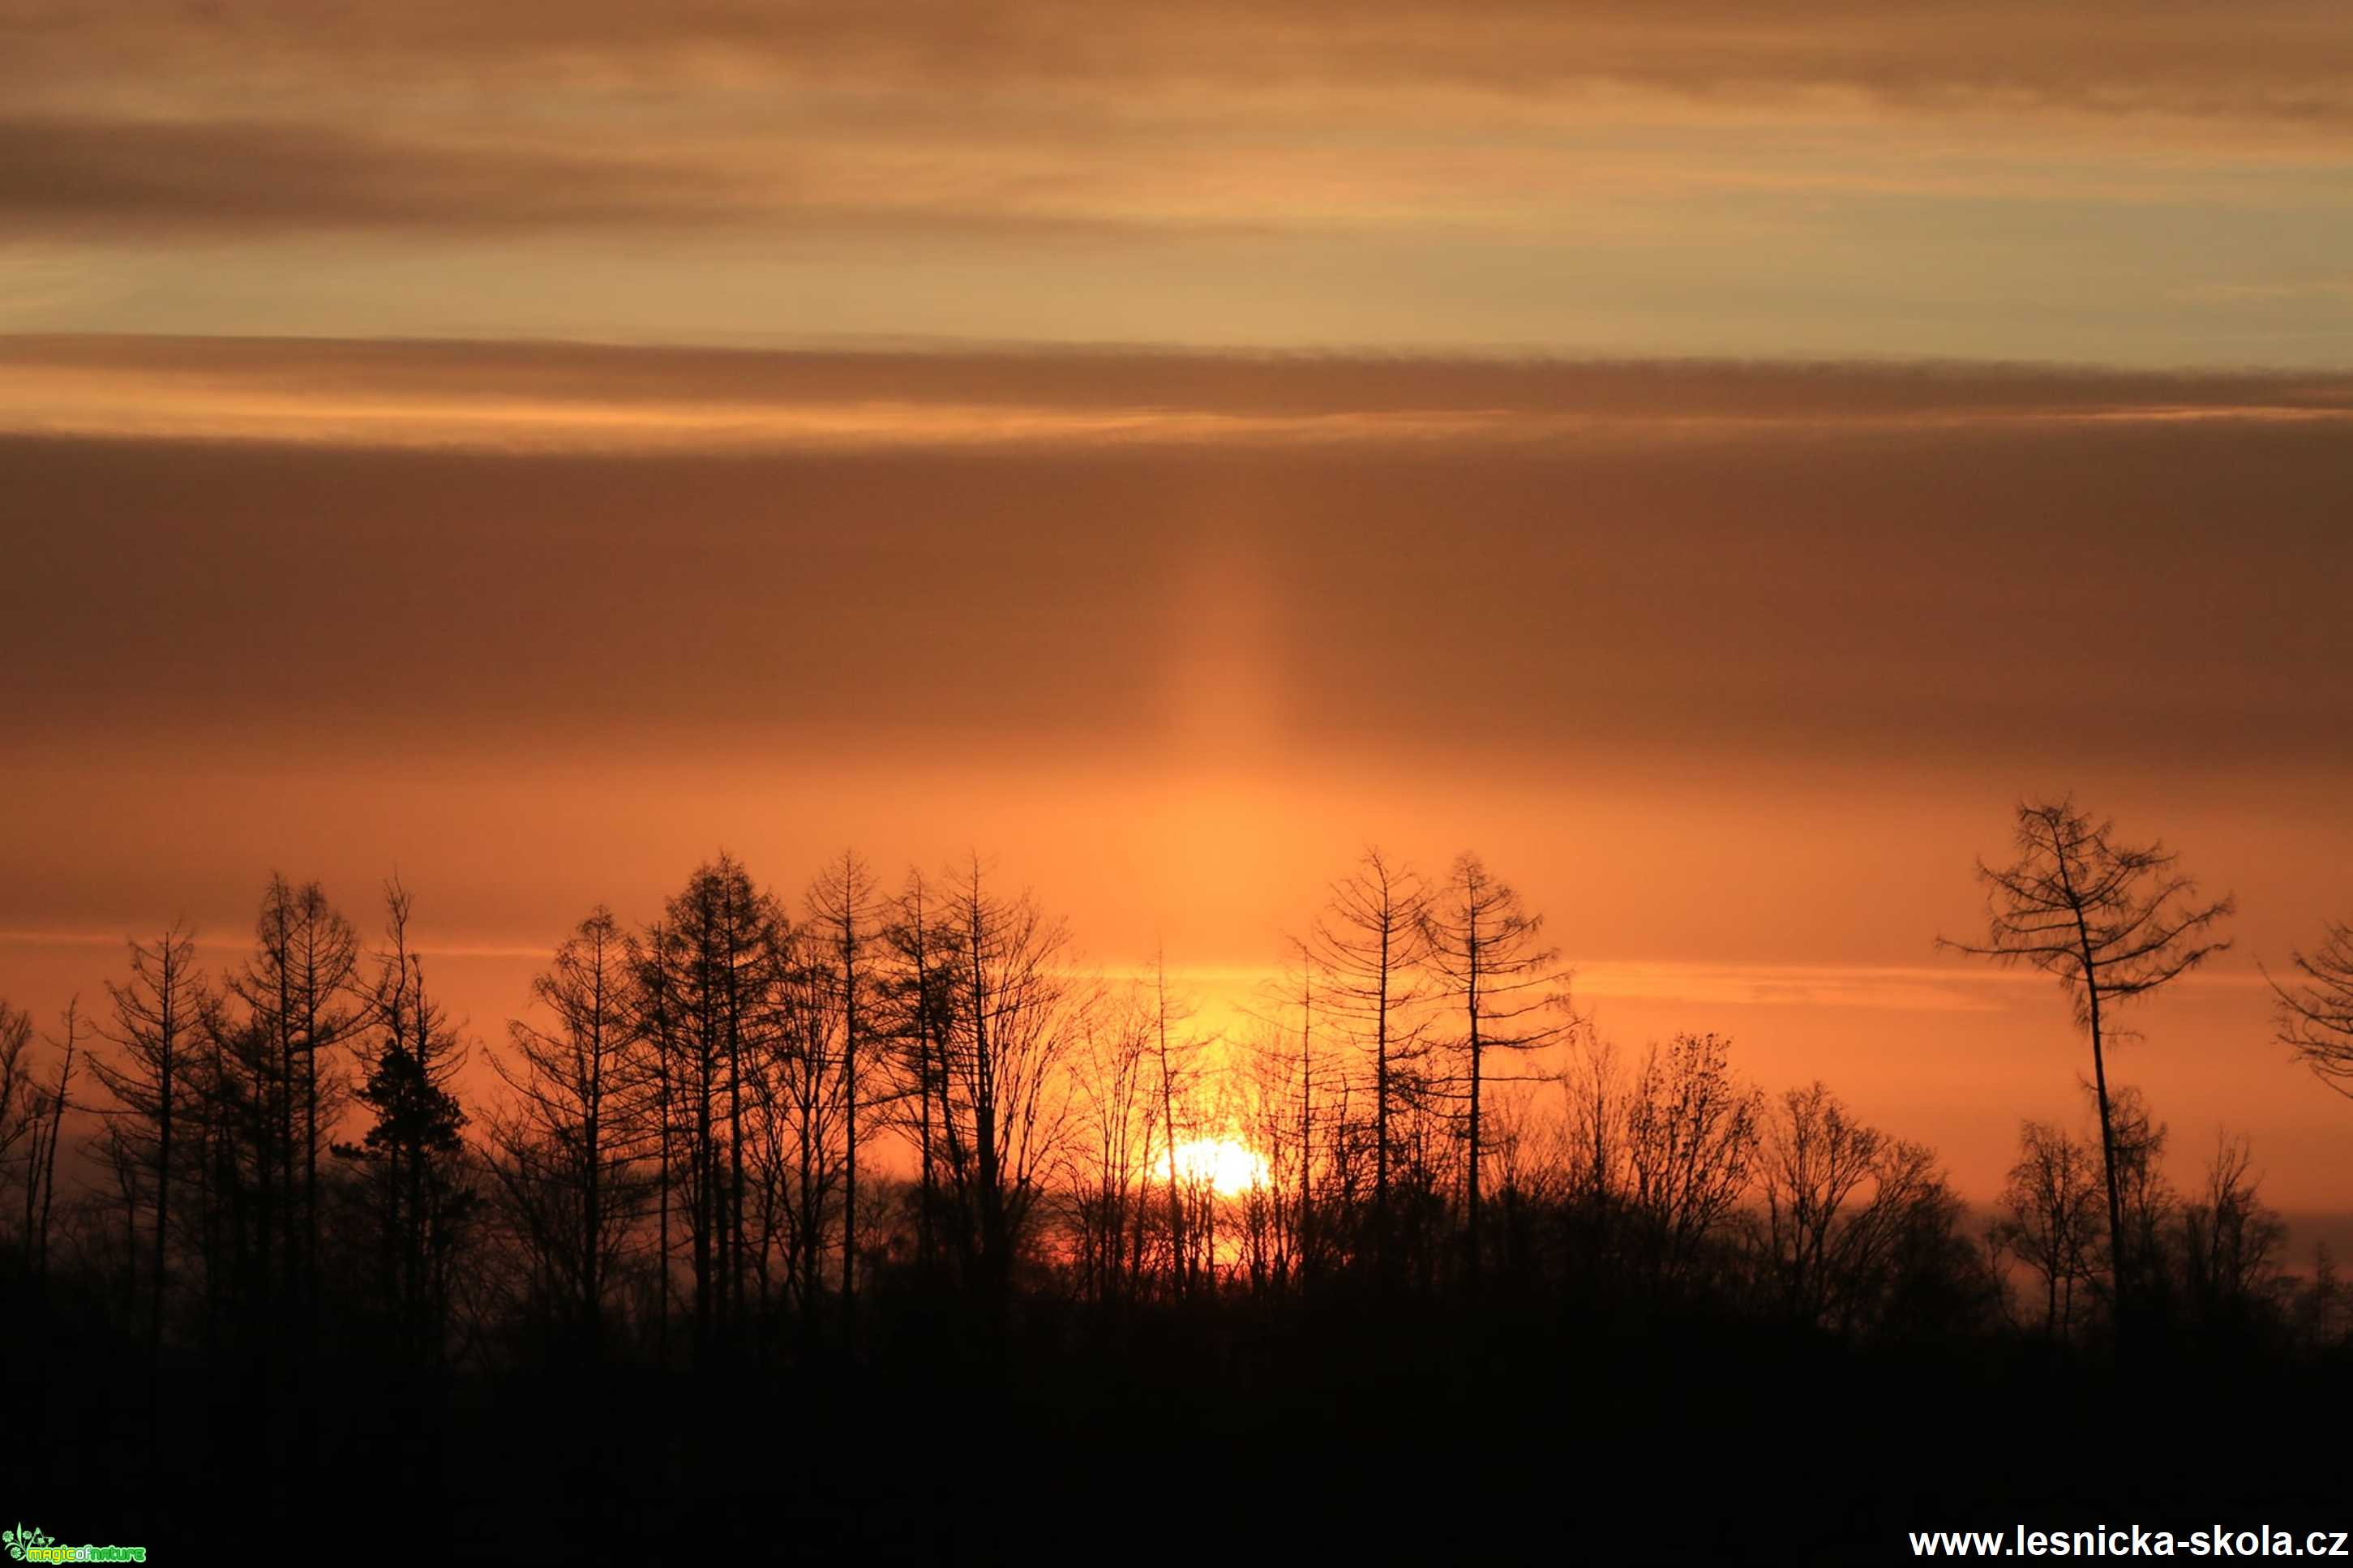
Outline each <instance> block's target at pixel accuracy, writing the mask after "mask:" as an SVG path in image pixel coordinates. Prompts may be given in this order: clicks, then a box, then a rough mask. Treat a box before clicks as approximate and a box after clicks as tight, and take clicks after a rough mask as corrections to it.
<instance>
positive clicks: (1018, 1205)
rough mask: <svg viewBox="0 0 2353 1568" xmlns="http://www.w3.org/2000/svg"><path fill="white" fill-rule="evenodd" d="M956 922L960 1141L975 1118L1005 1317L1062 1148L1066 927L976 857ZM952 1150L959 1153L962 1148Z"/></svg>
mask: <svg viewBox="0 0 2353 1568" xmlns="http://www.w3.org/2000/svg"><path fill="white" fill-rule="evenodd" d="M947 915H948V921H949V924H950V925H951V926H952V927H953V928H954V930H955V933H956V943H957V951H956V952H955V1007H954V1014H953V1017H952V1020H951V1037H950V1040H951V1043H950V1049H949V1052H948V1076H949V1079H950V1091H949V1100H950V1103H949V1107H948V1110H949V1121H950V1126H951V1130H952V1141H953V1139H955V1138H965V1132H963V1131H955V1124H956V1123H957V1122H959V1121H965V1122H966V1123H967V1128H968V1139H967V1140H966V1141H967V1142H968V1146H969V1148H970V1149H971V1151H972V1165H973V1172H974V1183H973V1184H974V1187H975V1190H976V1198H977V1204H976V1207H977V1208H978V1211H979V1213H978V1216H977V1217H978V1220H979V1228H980V1237H979V1246H978V1254H977V1267H978V1279H977V1281H976V1283H977V1284H978V1286H979V1289H980V1294H981V1305H982V1307H983V1309H984V1310H986V1311H987V1314H988V1319H989V1321H990V1323H991V1324H992V1325H997V1324H1001V1322H1002V1321H1003V1314H1004V1310H1005V1308H1006V1305H1007V1299H1008V1288H1009V1286H1010V1284H1011V1278H1012V1268H1013V1258H1014V1253H1015V1250H1016V1248H1017V1247H1018V1244H1019V1241H1020V1237H1021V1232H1022V1229H1023V1227H1024V1226H1025V1225H1026V1224H1027V1222H1028V1220H1029V1215H1030V1214H1031V1211H1032V1210H1033V1208H1034V1207H1035V1206H1036V1204H1037V1201H1038V1199H1039V1196H1040V1179H1041V1177H1042V1176H1043V1173H1044V1172H1045V1171H1046V1169H1047V1168H1048V1166H1049V1164H1050V1163H1051V1162H1052V1160H1053V1159H1054V1158H1055V1156H1056V1155H1057V1154H1058V1153H1059V1152H1060V1142H1061V1138H1062V1134H1063V1132H1064V1131H1065V1128H1066V1124H1067V1118H1066V1114H1065V1112H1066V1110H1067V1109H1068V1107H1067V1102H1066V1099H1065V1097H1064V1091H1065V1089H1066V1088H1067V1086H1066V1085H1065V1084H1064V1083H1063V1082H1062V1079H1061V1068H1062V1065H1063V1062H1064V1059H1065V1058H1066V1057H1067V1056H1068V1055H1069V1053H1070V1051H1071V1048H1072V1046H1073V1039H1074V1037H1073V1035H1072V1034H1071V1031H1070V1030H1069V1028H1068V1027H1067V1025H1068V1023H1069V1020H1067V1019H1065V1018H1064V1017H1063V1016H1062V1008H1063V1002H1064V1000H1065V995H1066V991H1067V982H1066V980H1065V977H1064V976H1063V974H1062V973H1061V959H1062V955H1063V952H1064V949H1065V948H1067V947H1068V945H1069V941H1070V939H1069V934H1068V932H1067V931H1066V930H1065V928H1064V927H1063V925H1062V923H1061V922H1060V921H1056V920H1050V919H1049V918H1048V917H1047V916H1046V915H1045V914H1044V913H1043V912H1042V911H1040V910H1039V908H1038V905H1037V901H1036V900H1034V899H1033V898H1032V897H1031V896H1030V895H1029V893H1027V892H1023V893H1020V894H1018V895H1015V896H1011V897H1008V896H1007V895H1005V894H1002V893H998V892H996V891H993V890H992V889H990V888H989V886H988V881H987V868H985V867H984V866H983V865H982V863H981V860H980V858H979V857H978V856H977V855H976V856H974V857H973V858H972V859H971V861H970V863H969V864H968V866H967V868H965V871H964V873H963V874H962V875H960V876H959V877H958V879H957V880H956V884H955V891H954V892H953V893H952V894H951V895H950V896H949V898H948V900H947ZM951 1152H952V1153H953V1148H952V1151H951Z"/></svg>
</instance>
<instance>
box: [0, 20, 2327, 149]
mask: <svg viewBox="0 0 2353 1568" xmlns="http://www.w3.org/2000/svg"><path fill="white" fill-rule="evenodd" d="M0 25H5V26H6V28H7V37H8V38H9V41H10V43H11V45H12V47H11V48H10V49H9V50H8V51H6V53H7V54H8V55H9V56H10V57H11V58H15V59H16V61H17V62H18V64H17V67H16V68H17V70H18V71H19V72H23V73H29V72H32V71H55V70H58V69H60V68H71V69H78V70H82V71H88V72H93V73H95V72H100V71H102V70H105V69H108V68H121V69H127V70H138V69H142V68H168V67H170V66H172V65H174V64H177V65H179V66H181V67H183V68H198V69H218V70H228V71H237V70H263V69H267V68H270V67H272V66H277V65H281V64H284V63H286V62H290V61H291V62H302V61H310V62H319V63H323V64H325V65H326V66H328V67H329V68H332V69H333V70H335V71H337V72H340V73H343V74H345V75H348V76H350V77H352V78H354V79H364V78H366V77H368V76H370V75H371V74H373V73H375V72H377V71H384V70H396V71H411V72H415V71H427V72H430V71H441V72H456V73H483V72H489V73H494V74H509V73H512V72H515V71H518V70H522V71H536V72H542V73H551V72H552V73H558V74H562V75H567V76H571V77H575V78H579V77H586V76H596V75H599V74H603V75H617V76H621V77H629V78H636V77H642V76H645V75H647V74H659V73H660V72H662V71H664V70H665V69H667V68H675V67H677V66H678V65H680V64H681V62H691V61H695V60H698V59H708V58H710V57H713V56H716V57H718V58H721V59H723V60H734V61H738V62H742V61H757V62H763V63H764V64H765V65H766V66H768V67H770V68H775V69H776V70H778V71H782V72H785V73H787V74H790V75H792V76H795V77H802V78H809V79H819V80H825V79H830V80H833V81H837V82H838V81H841V80H845V79H905V80H913V81H930V82H965V81H972V80H976V79H987V80H992V81H1013V82H1020V81H1029V82H1039V81H1046V82H1055V81H1061V82H1076V83H1079V84H1082V85H1096V84H1103V83H1113V84H1122V83H1124V84H1134V83H1137V82H1154V81H1182V82H1194V83H1198V82H1201V81H1204V80H1223V81H1229V82H1239V83H1285V82H1290V83H1297V82H1316V81H1327V82H1328V81H1337V82H1342V83H1348V82H1358V83H1368V84H1374V85H1385V86H1386V85H1396V84H1398V83H1413V82H1423V83H1430V84H1435V85H1446V86H1469V87H1473V88H1478V89H1496V90H1505V91H1546V90H1551V89H1557V88H1560V87H1562V86H1565V85H1569V84H1574V83H1577V82H1591V81H1614V82H1629V83H1634V84H1638V85H1643V86H1651V87H1659V88H1663V89H1670V90H1674V91H1678V92H1685V93H1704V94H1715V93H1722V92H1727V91H1754V90H1759V89H1789V88H1816V87H1831V88H1840V89H1855V90H1860V91H1863V92H1867V93H1871V94H1874V95H1878V96H1882V97H1885V98H1888V99H1891V100H1908V101H1925V102H1930V103H1936V102H1944V101H1949V100H1953V99H1955V98H1980V99H1991V100H1997V101H2010V102H2018V101H2032V102H2046V103H2060V104H2064V105H2068V106H2073V107H2081V108H2086V109H2092V110H2104V111H2106V110H2168V111H2177V112H2188V113H2192V114H2211V113H2222V114H2253V115H2257V116H2264V117H2272V116H2284V117H2290V118H2322V119H2328V120H2333V121H2343V120H2344V118H2345V117H2346V115H2347V113H2348V97H2347V93H2348V82H2353V27H2348V26H2347V23H2346V18H2345V16H2344V12H2343V10H2342V8H2341V7H2339V6H2337V5H2331V4H2328V3H2327V0H2251V3H2250V4H2247V5H2236V6H2232V7H2231V8H2230V9H2229V10H2228V11H2218V10H2217V9H2216V8H2215V7H2213V6H2212V5H2206V4H2199V3H2196V0H2156V3H2148V0H2094V3H2092V4H2084V5H2067V6H2053V5H2043V4H2039V3H2036V0H1967V3H1964V0H1908V3H1902V4H1892V5H1891V4H1883V3H1867V0H1807V3H1806V4H1802V5H1783V6H1774V7H1770V8H1765V7H1758V6H1756V5H1745V4H1738V3H1736V0H1676V3H1673V4H1666V5H1642V6H1626V5H1618V4H1614V3H1611V0H1566V3H1563V0H1546V3H1538V0H1504V3H1501V4H1490V5H1482V6H1480V7H1477V8H1475V9H1472V10H1468V11H1466V10H1465V9H1463V8H1461V7H1459V6H1446V5H1435V4H1432V3H1430V0H1369V3H1366V4H1359V5H1347V6H1334V5H1327V4H1324V3H1323V0H1273V3H1271V4H1265V3H1260V4H1250V5H1241V4H1211V5H1186V6H1163V5H1132V4H1130V5H1096V4H1088V5H1082V4H1077V3H1075V0H914V3H906V0H902V3H898V4H887V5H873V4H861V3H856V0H809V3H802V4H791V3H770V4H761V3H757V0H700V3H695V4H686V5H632V4H622V3H620V0H518V3H515V4H511V5H473V4H465V3H461V0H364V3H362V4H356V5H337V6H333V7H322V6H319V5H313V4H310V3H308V0H224V3H222V4H216V5H204V6H192V5H180V4H177V3H174V0H131V3H128V4H118V5H105V6H90V5H79V4H75V3H73V0H10V3H9V4H7V5H5V6H0Z"/></svg>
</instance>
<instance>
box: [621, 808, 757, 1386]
mask: <svg viewBox="0 0 2353 1568" xmlns="http://www.w3.org/2000/svg"><path fill="white" fill-rule="evenodd" d="M787 942H788V934H787V925H786V920H785V916H784V911H783V910H782V909H781V908H779V907H778V905H777V903H776V898H775V896H774V895H772V894H769V893H765V892H763V891H761V890H760V889H758V888H757V887H755V886H754V884H753V881H752V878H751V874H750V873H749V872H747V871H746V870H745V869H744V866H743V863H742V862H741V861H739V860H737V859H735V858H733V856H730V855H726V854H722V855H721V856H720V857H719V858H718V859H716V860H714V861H712V862H710V863H708V864H705V865H703V866H702V867H699V868H696V870H695V873H694V875H693V876H692V877H691V878H690V879H688V881H687V885H686V887H685V888H684V889H681V891H680V892H679V894H678V895H677V896H676V897H675V898H672V899H671V900H669V902H668V903H667V905H666V906H665V907H664V910H663V916H662V920H661V921H660V922H659V925H658V926H657V928H656V929H655V930H654V931H652V932H650V933H649V938H648V941H647V943H646V959H645V973H644V975H643V977H642V984H644V986H645V988H646V991H647V993H648V996H649V1001H650V1003H651V1004H652V1005H653V1006H654V1007H655V1008H656V1009H657V1012H658V1016H659V1025H658V1029H657V1036H656V1044H657V1046H658V1047H659V1050H660V1052H661V1054H662V1056H663V1058H664V1059H665V1061H666V1062H667V1063H668V1064H669V1068H668V1071H667V1073H666V1075H665V1076H666V1078H667V1079H668V1081H669V1084H670V1093H669V1097H668V1098H669V1099H670V1103H671V1107H672V1111H673V1114H674V1115H675V1116H676V1117H677V1119H678V1122H679V1126H678V1131H677V1133H676V1134H675V1135H674V1136H675V1138H676V1140H677V1142H681V1143H682V1144H683V1145H684V1147H685V1153H686V1183H685V1193H684V1197H685V1199H686V1210H685V1218H686V1222H687V1233H688V1241H689V1244H690V1245H691V1247H693V1249H694V1251H693V1258H694V1330H695V1352H696V1360H697V1364H698V1365H705V1366H707V1365H709V1364H710V1357H711V1355H712V1352H714V1351H715V1350H716V1349H717V1348H719V1342H720V1338H721V1336H722V1334H723V1333H724V1334H725V1335H726V1336H728V1337H729V1338H730V1340H731V1342H732V1338H733V1334H734V1332H735V1328H736V1326H737V1324H738V1323H739V1322H740V1321H741V1314H742V1306H743V1288H744V1278H743V1275H744V1261H745V1259H744V1152H745V1151H744V1112H745V1110H746V1098H747V1075H748V1074H749V1073H750V1072H751V1071H752V1070H753V1069H754V1068H755V1067H756V1065H757V1063H758V1061H759V1059H760V1058H761V1056H762V1055H763V1053H764V1052H765V1050H766V1049H767V1048H768V1047H769V1046H771V1045H772V1044H773V1043H774V1035H775V1024H776V1019H777V1017H778V1013H779V1009H778V1006H777V1005H776V987H777V983H778V978H779V976H778V963H779V957H780V955H781V954H782V953H784V952H785V951H786V946H787ZM750 1092H756V1090H752V1091H750ZM753 1109H754V1110H756V1106H754V1107H753Z"/></svg>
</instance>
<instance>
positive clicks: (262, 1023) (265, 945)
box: [228, 873, 363, 1324]
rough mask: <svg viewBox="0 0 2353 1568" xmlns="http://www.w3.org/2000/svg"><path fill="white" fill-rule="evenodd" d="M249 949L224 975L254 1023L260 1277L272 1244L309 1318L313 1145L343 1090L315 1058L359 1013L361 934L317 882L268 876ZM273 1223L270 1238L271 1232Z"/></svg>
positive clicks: (313, 1292)
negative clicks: (243, 960) (241, 962)
mask: <svg viewBox="0 0 2353 1568" xmlns="http://www.w3.org/2000/svg"><path fill="white" fill-rule="evenodd" d="M254 939H255V942H254V952H253V956H252V958H251V959H249V960H248V962H247V963H246V964H245V966H244V967H243V969H242V970H241V971H240V972H238V973H234V974H232V975H231V976H230V977H229V981H228V985H229V990H230V991H231V993H232V994H234V995H235V996H237V998H238V999H239V1000H240V1001H241V1002H242V1003H243V1004H244V1006H245V1010H246V1013H247V1016H248V1021H249V1023H250V1025H251V1026H252V1027H251V1029H250V1030H249V1031H248V1039H247V1040H246V1042H245V1043H246V1044H247V1045H248V1047H250V1048H251V1049H252V1051H253V1053H254V1054H253V1056H252V1058H251V1059H250V1060H249V1061H248V1067H249V1068H250V1069H251V1071H252V1072H253V1074H254V1076H255V1080H256V1081H255V1082H254V1083H253V1084H252V1085H251V1088H252V1089H253V1091H254V1100H255V1109H256V1110H257V1112H258V1114H259V1117H260V1118H261V1124H260V1125H259V1126H257V1128H256V1130H255V1131H256V1132H257V1133H258V1134H259V1136H260V1137H261V1138H262V1139H263V1140H264V1141H265V1142H266V1147H265V1148H263V1149H260V1150H258V1151H257V1152H258V1153H259V1155H260V1156H261V1157H260V1159H259V1161H258V1162H257V1168H256V1170H255V1173H254V1174H255V1178H256V1187H257V1196H258V1198H259V1207H260V1221H261V1228H262V1230H263V1232H264V1233H265V1234H264V1235H263V1237H261V1241H260V1247H261V1254H262V1257H263V1258H264V1263H263V1268H262V1278H263V1281H264V1284H265V1287H266V1285H267V1282H268V1280H269V1267H268V1263H267V1258H268V1257H269V1250H270V1248H271V1247H273V1246H274V1247H275V1248H276V1250H277V1256H278V1272H277V1278H278V1281H279V1286H280V1289H281V1290H282V1291H283V1292H284V1294H285V1297H286V1300H287V1303H288V1304H289V1305H291V1306H294V1307H296V1308H299V1310H300V1311H301V1321H303V1322H305V1323H306V1324H307V1323H311V1321H313V1320H314V1317H315V1312H316V1310H317V1305H318V1280H317V1272H318V1241H319V1149H320V1143H321V1132H322V1129H325V1128H329V1127H332V1125H333V1124H334V1121H335V1120H336V1117H337V1115H338V1114H339V1112H340V1106H341V1095H342V1089H341V1087H340V1085H339V1084H338V1082H337V1080H336V1079H335V1078H334V1077H333V1075H332V1069H326V1076H323V1077H322V1066H321V1058H322V1057H323V1056H325V1054H326V1053H328V1052H329V1051H331V1050H332V1049H334V1048H335V1047H338V1046H340V1045H342V1044H343V1043H344V1042H345V1041H346V1040H348V1039H349V1038H350V1037H351V1036H352V1034H353V1031H354V1030H355V1029H356V1028H357V1027H358V1026H359V1025H360V1023H361V1021H362V1017H363V1012H362V1010H361V1009H360V1008H358V1007H355V1006H353V1005H352V998H353V996H354V995H355V994H357V991H358V989H359V986H358V975H359V962H360V949H359V938H358V936H357V933H355V932H354V931H353V929H352V925H351V922H350V921H347V920H345V919H344V918H343V916H342V915H341V914H340V913H338V912H337V911H336V910H335V908H334V906H333V905H332V904H331V903H330V902H329V901H328V900H327V895H326V893H325V892H324V891H323V890H322V889H321V888H320V886H319V884H318V883H316V882H305V883H303V884H302V885H301V887H299V888H298V887H296V886H294V885H293V884H291V883H290V882H289V881H287V880H286V879H285V878H284V877H282V876H280V875H277V874H276V873H272V874H271V876H270V879H269V887H268V888H267V889H264V890H263V893H262V897H261V911H260V913H259V916H257V917H256V919H255V921H254ZM273 1218H274V1221H275V1226H274V1229H275V1235H274V1236H271V1235H269V1234H268V1233H269V1231H270V1230H271V1229H272V1220H273Z"/></svg>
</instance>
